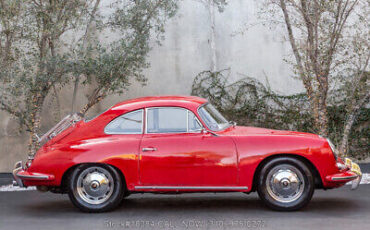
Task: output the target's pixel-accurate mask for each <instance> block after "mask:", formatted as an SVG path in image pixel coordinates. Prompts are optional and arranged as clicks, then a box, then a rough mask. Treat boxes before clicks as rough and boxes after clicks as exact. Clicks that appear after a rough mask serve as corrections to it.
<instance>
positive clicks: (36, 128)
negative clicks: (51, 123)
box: [28, 107, 42, 158]
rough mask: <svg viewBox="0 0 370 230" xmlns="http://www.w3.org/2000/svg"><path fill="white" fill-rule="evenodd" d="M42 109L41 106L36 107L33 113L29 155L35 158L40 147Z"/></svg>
mask: <svg viewBox="0 0 370 230" xmlns="http://www.w3.org/2000/svg"><path fill="white" fill-rule="evenodd" d="M41 110H42V109H41V107H38V108H35V112H34V113H33V114H32V115H31V117H32V118H31V119H32V127H31V132H30V136H29V143H28V156H29V157H31V158H33V156H34V155H35V154H36V152H37V150H38V148H39V142H38V138H37V135H38V134H39V133H40V126H41Z"/></svg>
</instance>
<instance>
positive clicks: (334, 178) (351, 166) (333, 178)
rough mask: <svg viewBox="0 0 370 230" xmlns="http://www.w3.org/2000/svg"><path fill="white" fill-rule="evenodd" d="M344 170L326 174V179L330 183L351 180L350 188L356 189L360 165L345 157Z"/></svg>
mask: <svg viewBox="0 0 370 230" xmlns="http://www.w3.org/2000/svg"><path fill="white" fill-rule="evenodd" d="M345 165H346V166H347V170H346V171H342V172H340V173H336V174H332V175H328V176H326V178H325V179H326V181H328V182H330V183H338V184H345V183H347V182H350V181H352V189H357V188H358V186H359V185H360V182H361V178H362V172H361V169H360V166H359V165H358V164H356V163H354V162H352V160H350V159H349V158H345Z"/></svg>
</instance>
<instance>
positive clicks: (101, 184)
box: [68, 165, 124, 212]
mask: <svg viewBox="0 0 370 230" xmlns="http://www.w3.org/2000/svg"><path fill="white" fill-rule="evenodd" d="M69 182H70V184H69V192H68V195H69V198H70V200H71V201H72V203H73V204H74V205H75V206H76V207H77V208H79V209H80V210H82V211H84V212H105V211H109V210H111V209H113V208H115V207H117V206H118V205H119V204H120V203H121V200H122V199H123V196H124V188H123V183H122V179H121V177H120V175H119V174H118V172H117V170H116V169H114V168H113V167H111V166H109V165H81V166H79V167H77V168H76V169H75V170H74V171H73V172H72V174H71V176H70V179H69Z"/></svg>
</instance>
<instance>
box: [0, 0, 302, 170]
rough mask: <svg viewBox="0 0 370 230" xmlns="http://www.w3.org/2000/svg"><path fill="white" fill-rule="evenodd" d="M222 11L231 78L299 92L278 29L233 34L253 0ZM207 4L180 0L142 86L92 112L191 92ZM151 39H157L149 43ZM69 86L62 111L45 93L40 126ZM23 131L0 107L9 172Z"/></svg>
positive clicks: (3, 163)
mask: <svg viewBox="0 0 370 230" xmlns="http://www.w3.org/2000/svg"><path fill="white" fill-rule="evenodd" d="M228 2H229V4H228V5H227V7H226V8H225V11H224V12H223V13H218V12H216V41H215V42H216V49H217V62H218V66H217V68H218V69H224V68H230V70H231V71H230V80H231V81H234V80H237V79H238V78H242V77H243V76H242V75H241V74H245V75H248V76H250V77H255V78H257V79H259V80H261V81H265V79H266V77H268V80H269V83H270V85H271V87H272V88H273V89H274V90H277V91H279V92H281V93H285V94H289V93H295V92H300V91H302V90H303V86H302V85H301V83H300V82H298V81H296V80H294V79H292V78H291V76H290V75H291V71H290V68H289V66H288V65H287V64H285V63H284V61H283V59H284V58H286V55H287V53H288V51H289V45H288V44H287V43H286V42H283V39H282V36H281V30H278V29H274V30H270V29H269V28H267V27H263V26H254V27H252V28H250V29H249V30H248V31H247V32H246V33H244V34H236V35H235V32H237V31H240V30H241V29H242V28H243V25H244V24H246V23H252V22H253V23H254V22H256V20H257V14H258V8H257V6H256V3H255V1H254V0H231V1H228ZM209 18H210V17H209V12H208V10H207V8H206V7H205V6H204V5H203V4H202V3H200V2H199V1H197V0H184V1H183V2H182V3H181V5H180V8H179V12H178V14H177V15H176V16H175V17H174V18H172V19H171V20H170V21H169V22H168V24H167V26H166V33H165V38H166V39H165V41H163V43H162V46H154V48H153V50H152V51H151V53H150V57H149V61H150V63H151V66H150V68H148V69H147V70H145V75H146V77H147V78H148V82H147V85H146V86H142V85H140V84H137V83H133V84H132V86H131V87H130V89H129V90H128V91H127V92H126V93H125V94H124V95H114V96H111V97H109V98H107V99H105V100H104V101H103V102H102V103H101V104H100V105H98V106H96V107H95V108H94V109H93V110H92V111H91V112H90V114H93V113H97V112H99V111H101V110H104V109H106V108H108V107H110V106H111V105H113V104H114V103H116V102H118V101H122V100H125V99H129V98H134V97H141V96H148V95H168V94H180V95H189V94H190V91H191V84H192V81H193V79H194V77H195V76H196V75H197V74H198V73H199V72H201V71H203V70H209V69H210V68H211V55H212V53H211V49H210V44H209V39H210V32H211V29H210V19H209ZM153 45H155V44H153ZM88 90H89V89H88V88H85V89H83V90H80V91H79V94H78V98H79V100H78V102H77V106H78V107H80V108H81V107H82V106H83V104H84V103H85V102H86V98H85V96H84V95H85V92H86V91H88ZM71 95H72V86H70V87H65V88H64V89H63V90H62V91H61V92H60V95H59V98H60V107H61V114H60V115H58V114H53V113H52V111H53V109H52V108H53V106H55V102H53V101H51V100H50V98H49V99H48V102H47V104H48V109H47V110H45V111H44V115H45V116H44V117H45V119H44V121H43V123H44V127H50V126H51V125H52V124H54V123H56V121H57V120H58V119H59V117H63V116H65V115H66V114H67V113H69V112H70V107H71V101H72V96H71ZM26 149H27V134H26V133H18V129H17V125H16V122H15V121H14V120H12V119H11V118H10V117H9V116H8V115H7V114H6V113H4V112H0V172H9V171H11V169H12V168H13V164H14V162H15V161H17V160H25V159H26V155H27V154H26Z"/></svg>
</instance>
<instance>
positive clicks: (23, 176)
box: [13, 161, 54, 187]
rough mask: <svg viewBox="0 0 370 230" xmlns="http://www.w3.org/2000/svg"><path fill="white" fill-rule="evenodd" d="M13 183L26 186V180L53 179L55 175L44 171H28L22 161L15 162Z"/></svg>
mask: <svg viewBox="0 0 370 230" xmlns="http://www.w3.org/2000/svg"><path fill="white" fill-rule="evenodd" d="M13 178H14V181H13V185H14V186H19V187H26V186H25V182H32V181H51V180H54V175H48V174H43V173H36V172H28V171H27V170H25V169H24V166H23V163H22V161H18V162H17V163H15V166H14V170H13Z"/></svg>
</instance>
